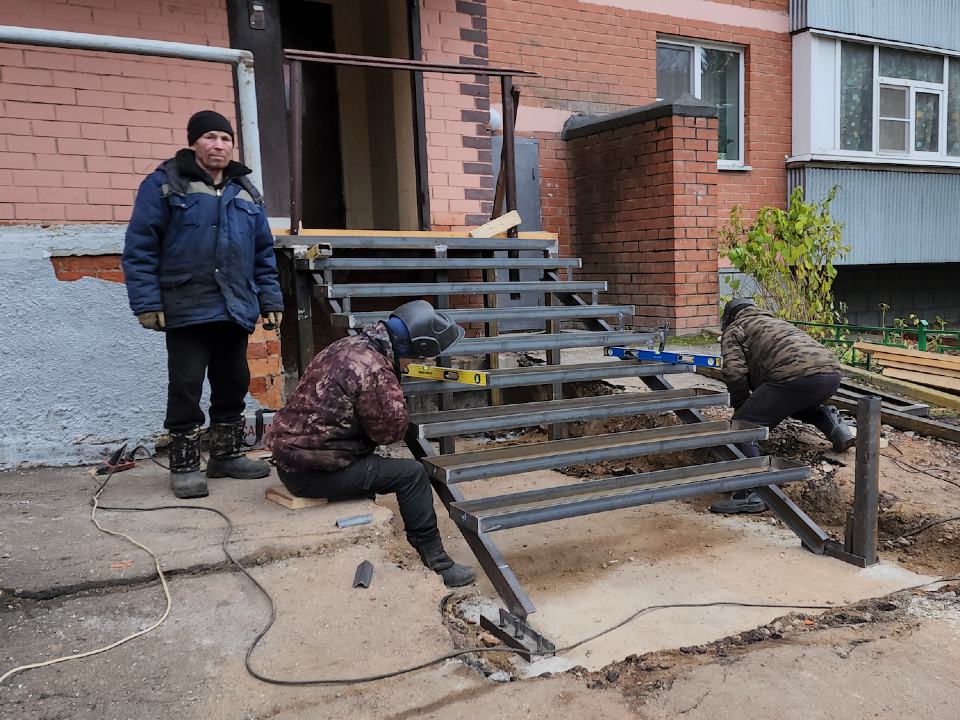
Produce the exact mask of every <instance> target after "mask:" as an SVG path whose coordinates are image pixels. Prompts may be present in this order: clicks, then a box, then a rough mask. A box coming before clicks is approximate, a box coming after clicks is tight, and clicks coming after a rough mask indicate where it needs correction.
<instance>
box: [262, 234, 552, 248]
mask: <svg viewBox="0 0 960 720" xmlns="http://www.w3.org/2000/svg"><path fill="white" fill-rule="evenodd" d="M307 238H316V242H322V243H326V244H328V245H330V246H332V247H333V248H334V249H335V250H366V249H372V250H433V249H434V248H437V247H444V248H447V249H448V250H470V251H476V250H555V249H556V247H557V238H556V236H549V237H548V236H544V237H538V238H530V237H521V238H503V237H500V238H472V237H444V236H442V235H433V234H428V235H422V236H421V235H410V236H406V235H394V234H390V233H388V232H385V233H383V234H382V235H325V234H317V233H311V232H310V231H308V230H305V231H303V233H302V234H300V235H275V236H274V242H275V246H276V247H278V248H288V247H293V246H294V245H308V244H310V242H311V241H310V240H308V239H307Z"/></svg>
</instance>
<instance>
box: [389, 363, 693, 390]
mask: <svg viewBox="0 0 960 720" xmlns="http://www.w3.org/2000/svg"><path fill="white" fill-rule="evenodd" d="M694 371H695V368H694V367H692V366H689V365H669V364H666V363H640V362H636V361H626V362H622V363H611V362H599V363H584V364H582V365H560V366H557V367H553V368H546V367H544V366H536V367H525V368H504V369H502V370H486V371H485V372H486V373H487V385H486V389H489V388H506V387H520V386H526V385H543V384H547V383H554V382H560V383H570V382H586V381H588V380H604V379H609V378H626V377H645V376H647V375H668V374H680V373H692V372H694ZM400 387H401V388H403V394H404V395H423V394H427V393H437V392H441V391H443V390H446V391H447V392H465V391H467V390H474V389H475V388H473V387H471V386H469V385H460V384H458V383H444V382H443V381H442V380H409V381H404V382H401V384H400Z"/></svg>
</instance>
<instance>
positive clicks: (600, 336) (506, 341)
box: [451, 331, 660, 355]
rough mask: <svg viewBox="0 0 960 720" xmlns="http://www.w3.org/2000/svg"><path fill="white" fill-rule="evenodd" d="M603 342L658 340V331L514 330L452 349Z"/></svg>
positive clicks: (472, 351)
mask: <svg viewBox="0 0 960 720" xmlns="http://www.w3.org/2000/svg"><path fill="white" fill-rule="evenodd" d="M607 341H614V342H621V343H622V342H630V343H636V344H638V345H639V344H641V343H657V342H660V333H659V332H652V333H632V332H616V331H614V332H609V333H600V332H574V333H547V334H536V333H514V334H512V335H498V336H496V337H486V338H476V339H474V338H470V339H467V340H461V341H460V342H458V343H457V344H456V345H455V346H454V347H453V348H452V349H451V352H452V353H453V354H455V355H486V354H487V353H494V352H527V351H532V350H546V349H549V348H588V347H599V346H601V345H606V344H608V342H607Z"/></svg>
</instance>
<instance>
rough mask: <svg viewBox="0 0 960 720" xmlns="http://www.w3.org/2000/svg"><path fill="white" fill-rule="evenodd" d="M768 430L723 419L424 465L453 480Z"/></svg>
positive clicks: (744, 437) (735, 439)
mask: <svg viewBox="0 0 960 720" xmlns="http://www.w3.org/2000/svg"><path fill="white" fill-rule="evenodd" d="M768 434H769V431H768V429H767V428H766V427H763V426H760V425H754V424H752V423H745V422H742V421H740V420H721V421H718V422H705V423H699V424H697V425H680V426H677V427H664V428H652V429H650V430H634V431H632V432H622V433H608V434H606V435H592V436H589V437H581V438H572V439H568V440H550V441H548V442H540V443H529V444H524V445H512V446H509V447H502V448H494V449H490V450H474V451H471V452H465V453H453V454H451V455H438V456H436V457H431V458H424V460H423V464H424V467H426V469H427V472H428V473H429V474H430V476H431V477H432V478H434V479H436V480H439V481H440V482H445V483H451V484H452V483H460V482H468V481H471V480H483V479H485V478H492V477H499V476H501V475H512V474H515V473H525V472H532V471H534V470H550V469H554V468H560V467H567V466H570V465H586V464H589V463H596V462H603V461H605V460H623V459H626V458H631V457H640V456H643V455H657V454H660V453H668V452H677V451H682V450H694V449H697V448H709V447H716V446H718V445H727V444H728V443H741V442H749V441H751V440H765V439H766V438H767V437H768Z"/></svg>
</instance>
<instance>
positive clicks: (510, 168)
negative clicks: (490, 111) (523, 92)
mask: <svg viewBox="0 0 960 720" xmlns="http://www.w3.org/2000/svg"><path fill="white" fill-rule="evenodd" d="M500 87H501V93H500V94H501V95H502V96H503V97H502V99H503V158H504V166H505V167H504V169H505V170H506V172H507V176H506V178H505V180H506V183H505V188H506V200H507V212H511V211H513V210H516V209H517V159H516V136H515V132H514V127H515V125H514V112H515V111H514V107H513V78H511V77H510V76H509V75H504V76H503V77H502V78H501V81H500ZM507 237H514V238H515V237H517V229H516V228H511V229H510V230H508V231H507Z"/></svg>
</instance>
